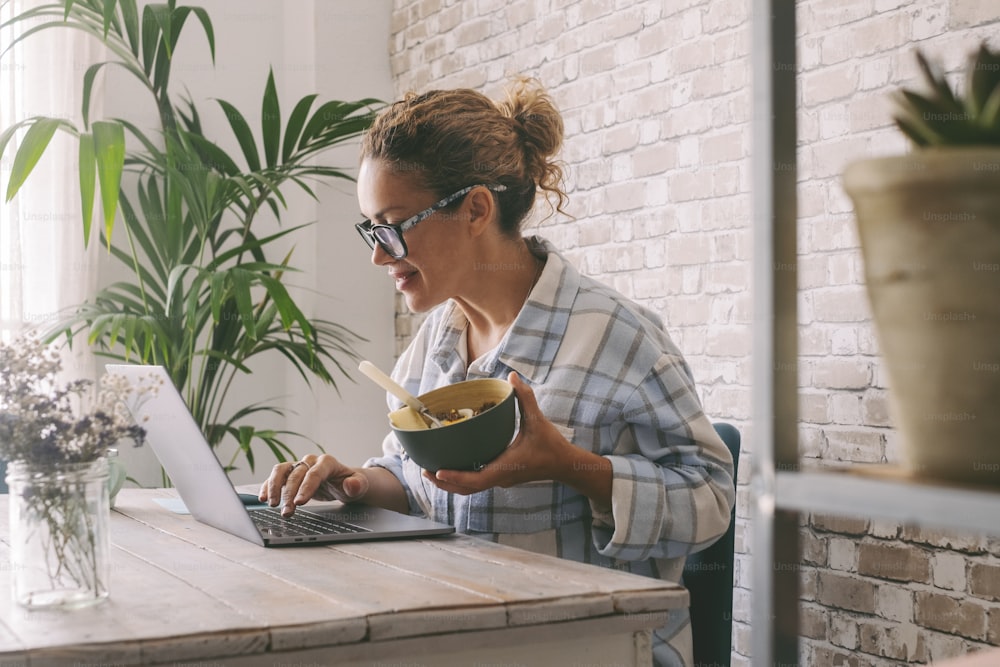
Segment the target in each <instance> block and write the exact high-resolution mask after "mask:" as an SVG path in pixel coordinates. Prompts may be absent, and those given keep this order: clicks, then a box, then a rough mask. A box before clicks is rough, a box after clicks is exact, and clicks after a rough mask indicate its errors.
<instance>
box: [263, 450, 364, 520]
mask: <svg viewBox="0 0 1000 667" xmlns="http://www.w3.org/2000/svg"><path fill="white" fill-rule="evenodd" d="M369 488H370V481H369V479H368V476H367V475H366V474H365V472H364V469H362V468H350V467H348V466H345V465H344V464H343V463H341V462H340V461H338V460H337V459H336V458H334V457H332V456H330V455H329V454H321V455H319V456H317V455H315V454H307V455H306V456H304V457H302V460H301V461H296V462H286V463H278V464H276V465H275V466H274V467H273V468H272V469H271V475H270V476H269V477H268V478H267V480H265V481H264V483H263V484H261V486H260V494H259V496H258V497H259V498H260V501H261V502H265V503H267V504H268V505H270V506H271V507H278V506H279V505H280V506H281V514H282V516H286V517H287V516H291V515H292V514H294V513H295V508H296V507H298V506H299V505H304V504H306V503H307V502H309V501H310V500H312V499H313V498H315V499H316V500H340V501H342V502H345V503H349V502H357V501H359V500H361V499H363V498H364V497H365V495H366V494H367V493H368V490H369Z"/></svg>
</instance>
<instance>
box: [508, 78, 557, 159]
mask: <svg viewBox="0 0 1000 667" xmlns="http://www.w3.org/2000/svg"><path fill="white" fill-rule="evenodd" d="M497 107H498V108H499V109H500V113H502V114H503V115H504V116H506V117H508V118H510V119H511V120H513V121H514V123H515V125H516V126H517V127H518V132H519V134H520V135H521V136H522V138H523V139H524V141H525V142H526V143H527V144H528V145H529V147H530V148H532V149H534V150H535V151H536V152H537V153H538V154H539V156H540V157H542V158H547V157H550V156H553V155H555V154H556V153H558V152H559V149H560V148H561V147H562V141H563V121H562V116H561V115H560V113H559V110H558V109H556V105H555V103H554V102H553V101H552V98H551V97H550V96H549V94H548V93H546V92H545V89H544V88H542V85H541V83H539V81H538V80H537V79H530V78H527V77H523V78H520V79H517V80H516V81H515V83H514V85H512V86H511V87H510V88H508V89H507V99H506V100H504V101H503V102H499V103H498V104H497Z"/></svg>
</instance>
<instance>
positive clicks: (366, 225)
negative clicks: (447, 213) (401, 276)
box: [354, 183, 507, 259]
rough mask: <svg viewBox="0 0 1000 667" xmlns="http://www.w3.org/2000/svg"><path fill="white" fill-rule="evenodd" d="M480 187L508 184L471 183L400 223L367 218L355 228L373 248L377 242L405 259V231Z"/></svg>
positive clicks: (498, 188)
mask: <svg viewBox="0 0 1000 667" xmlns="http://www.w3.org/2000/svg"><path fill="white" fill-rule="evenodd" d="M479 187H483V188H488V189H489V190H492V191H493V192H503V191H504V190H506V189H507V186H506V185H483V184H481V183H480V184H477V185H470V186H469V187H467V188H462V189H461V190H459V191H458V192H455V193H453V194H450V195H448V196H447V197H445V198H444V199H442V200H441V201H439V202H438V203H436V204H434V205H433V206H431V207H429V208H425V209H424V210H423V211H421V212H420V213H417V214H416V215H414V216H413V217H411V218H408V219H407V220H404V221H403V222H401V223H399V224H398V225H376V224H372V221H371V220H365V221H364V222H359V223H358V224H356V225H354V228H355V229H357V230H358V234H361V238H363V239H364V240H365V243H367V244H368V247H369V248H371V249H372V250H374V249H375V244H376V243H378V244H379V246H381V248H382V250H385V252H386V253H387V254H388V255H389V256H390V257H392V258H393V259H403V258H404V257H406V254H407V253H408V252H409V250H408V249H407V247H406V241H404V240H403V232H405V231H408V230H410V229H412V228H413V227H414V226H415V225H416V224H417V223H418V222H420V221H422V220H426V219H427V218H429V217H431V216H432V215H434V214H435V213H437V212H438V211H440V210H441V209H443V208H445V207H446V206H448V205H449V204H451V203H453V202H455V201H456V200H458V199H461V198H462V197H464V196H465V195H467V194H469V193H470V192H472V190H473V189H475V188H479Z"/></svg>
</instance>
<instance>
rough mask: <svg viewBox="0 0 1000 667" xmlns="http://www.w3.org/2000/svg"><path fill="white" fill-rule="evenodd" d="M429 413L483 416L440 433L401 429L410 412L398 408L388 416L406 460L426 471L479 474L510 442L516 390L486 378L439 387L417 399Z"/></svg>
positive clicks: (502, 381)
mask: <svg viewBox="0 0 1000 667" xmlns="http://www.w3.org/2000/svg"><path fill="white" fill-rule="evenodd" d="M418 398H419V399H420V400H421V402H423V404H424V405H426V406H427V407H428V409H429V410H430V412H431V414H438V413H442V412H448V411H449V410H452V409H460V408H471V409H473V410H476V409H478V408H479V407H481V406H482V405H483V404H484V403H487V402H494V403H496V405H494V406H493V407H492V408H489V409H488V410H485V411H483V412H482V413H480V414H478V415H476V416H474V417H469V418H468V419H463V420H461V421H458V422H455V423H453V424H448V425H445V426H441V427H439V428H427V429H410V428H399V427H398V426H397V424H406V423H408V421H407V417H408V416H409V417H410V419H411V420H412V418H413V415H414V413H413V411H412V410H410V408H401V409H400V410H396V411H395V412H392V413H390V414H389V423H390V425H391V426H392V431H393V433H395V434H396V437H397V438H398V439H399V442H400V444H402V445H403V449H405V450H406V453H407V454H409V456H410V458H411V459H413V460H414V462H416V464H417V465H419V466H420V467H421V468H423V469H424V470H428V471H430V472H437V471H438V470H442V469H444V470H480V469H481V468H483V467H484V466H485V465H486V464H487V463H489V462H490V461H492V460H493V459H495V458H496V457H497V456H499V455H500V453H501V452H502V451H503V450H504V449H506V448H507V445H509V444H510V441H511V438H513V437H514V404H515V400H516V399H515V396H514V387H513V386H512V385H511V384H510V383H509V382H507V381H506V380H498V379H495V378H484V379H479V380H468V381H467V382H459V383H458V384H452V385H448V386H446V387H440V388H438V389H435V390H433V391H429V392H427V393H426V394H423V395H421V396H419V397H418Z"/></svg>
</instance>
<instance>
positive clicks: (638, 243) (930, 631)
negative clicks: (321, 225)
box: [390, 0, 1000, 665]
mask: <svg viewBox="0 0 1000 667" xmlns="http://www.w3.org/2000/svg"><path fill="white" fill-rule="evenodd" d="M394 3H395V4H394V16H393V21H392V35H391V38H390V47H391V50H392V64H393V70H394V76H395V80H396V89H397V93H398V94H401V93H402V92H404V91H406V90H410V89H414V90H426V89H430V88H450V87H458V86H470V87H475V88H478V89H481V90H483V91H484V92H486V93H487V94H491V95H496V94H498V93H499V92H500V91H501V89H502V87H503V85H504V84H505V82H506V80H507V78H508V77H509V76H512V75H515V74H527V75H531V76H536V77H538V78H539V79H540V80H541V81H542V83H543V84H544V85H545V86H547V87H548V88H549V90H550V92H551V93H552V94H553V96H554V97H555V99H556V101H557V103H558V104H559V106H560V108H561V109H562V111H563V113H564V116H565V121H566V130H567V138H566V145H565V150H564V153H563V158H564V159H565V161H566V163H567V166H568V169H567V176H568V186H569V194H570V208H569V210H570V212H571V213H572V214H573V215H574V216H575V219H566V218H563V217H557V218H549V219H547V220H544V221H543V222H542V223H541V226H540V227H539V229H538V233H541V234H543V235H545V236H547V237H548V238H550V239H551V240H552V241H553V242H554V243H556V244H557V245H558V246H561V247H562V248H563V249H564V250H565V252H566V253H567V254H568V255H569V257H570V258H571V259H572V260H573V261H574V262H576V263H577V265H578V266H579V267H580V268H581V269H582V270H583V271H584V272H586V273H588V274H590V275H593V276H594V277H596V278H598V279H600V280H603V281H605V282H607V283H608V284H610V285H612V286H614V287H615V288H617V289H619V290H621V291H622V292H624V293H625V294H628V295H630V296H632V297H633V298H635V299H637V300H638V301H640V302H642V303H644V304H646V305H648V306H650V307H652V308H654V309H656V310H657V311H659V312H660V313H661V314H662V315H663V316H664V318H665V320H666V322H667V326H668V329H669V331H670V333H671V335H672V336H673V337H674V338H675V340H676V341H677V342H678V344H679V345H680V346H681V348H682V349H683V350H684V351H685V354H686V356H687V358H688V361H689V362H690V364H691V367H692V370H693V372H694V374H695V379H696V381H697V382H698V385H699V389H700V393H701V396H702V399H703V401H704V405H705V409H706V411H707V412H708V413H709V414H710V415H711V416H712V417H713V418H715V419H719V420H728V421H731V422H733V423H735V424H737V425H738V426H740V427H741V428H742V429H743V430H744V433H745V436H746V437H745V439H744V441H745V442H748V441H750V439H751V437H752V435H751V431H752V425H751V424H750V423H749V421H748V420H749V418H750V397H751V394H750V392H751V387H750V370H751V369H750V340H751V330H750V328H751V325H752V323H753V312H752V309H751V298H750V291H749V290H750V282H751V265H750V261H751V236H750V220H751V212H750V192H749V182H750V176H751V175H750V168H751V167H750V159H749V155H750V149H751V146H750V127H749V122H750V111H751V109H750V106H751V98H750V85H751V81H750V66H749V50H750V32H749V28H750V24H749V20H750V12H749V2H748V1H747V0H711V1H709V0H684V1H680V0H669V1H667V0H614V1H612V0H394ZM798 19H799V53H800V56H799V57H800V63H799V75H800V76H799V83H800V89H799V100H800V118H799V132H800V145H801V149H800V152H799V154H800V158H799V159H800V174H799V180H800V182H799V196H800V215H799V217H800V222H799V226H800V233H799V243H800V258H799V261H798V263H797V267H796V268H797V269H798V281H799V286H800V304H801V307H800V314H799V319H800V322H801V331H802V334H801V337H800V354H801V360H800V382H801V385H802V386H801V422H802V424H801V428H800V430H801V433H802V446H801V450H802V455H803V456H805V457H808V458H813V459H823V460H831V461H859V462H878V461H886V460H888V461H893V460H897V459H898V453H897V452H898V438H897V436H896V434H895V433H894V431H893V430H892V429H891V415H890V413H889V404H888V398H887V387H886V381H885V373H884V371H883V369H882V367H881V364H880V362H879V357H878V348H877V343H876V341H875V337H874V333H873V331H872V328H871V326H870V322H869V319H870V315H869V310H868V306H867V302H866V299H865V295H864V288H863V285H862V265H861V259H860V255H859V253H858V250H857V234H856V232H855V229H854V225H853V216H852V212H851V207H850V203H849V201H848V200H847V198H846V196H845V195H844V193H843V191H842V189H841V185H840V174H841V171H842V169H843V167H844V165H845V164H846V163H847V162H849V161H851V160H853V159H857V158H860V157H865V156H868V155H875V154H887V153H893V152H900V151H902V150H904V148H905V142H904V140H903V138H902V137H901V135H899V133H898V132H896V131H895V130H894V129H893V128H892V127H891V124H890V120H889V115H888V105H887V102H886V94H887V92H888V91H889V90H890V89H892V88H894V87H895V86H897V85H899V84H902V83H910V82H913V81H914V79H915V75H916V66H915V64H914V61H913V55H912V47H913V46H914V45H919V46H921V47H923V48H925V49H926V50H927V51H928V52H929V53H930V54H932V55H934V56H939V57H942V58H943V59H944V62H945V64H946V66H947V68H948V69H949V71H950V72H952V73H953V74H954V73H955V72H956V71H957V70H958V69H959V68H961V67H962V65H963V64H964V60H965V57H966V55H967V53H968V52H969V51H970V50H971V49H973V48H974V47H975V46H976V45H977V44H978V41H979V40H981V39H983V38H990V39H991V40H992V41H993V43H994V45H1000V38H998V37H997V32H998V30H997V29H998V28H1000V3H997V2H996V0H950V1H947V0H920V1H919V2H910V1H907V0H804V1H802V2H799V3H798ZM538 217H539V218H540V217H541V216H538ZM774 268H775V271H778V272H781V271H783V270H784V271H785V272H787V271H788V268H789V267H774ZM397 303H398V304H399V311H398V312H399V315H398V320H397V322H398V326H397V341H398V343H397V345H398V346H399V347H400V348H401V347H402V346H403V345H405V342H406V340H407V339H408V336H409V335H410V333H411V332H412V330H413V327H415V326H416V321H417V320H416V318H414V317H413V316H412V315H410V314H408V313H406V312H405V309H404V307H403V306H402V302H401V301H397ZM747 454H749V453H747ZM749 472H750V465H749V461H748V460H747V459H744V460H743V461H742V466H741V475H740V489H739V493H738V508H737V512H738V526H737V552H738V554H737V575H736V578H737V586H738V588H737V590H736V595H735V609H734V619H735V621H736V628H735V633H734V649H735V653H734V665H748V664H749V655H750V631H749V630H750V629H749V619H750V604H751V602H750V592H749V590H748V589H749V585H750V565H751V563H750V555H749V554H748V548H747V546H748V544H749V534H748V531H749V527H748V526H747V522H748V517H749V508H748V506H747V500H748V497H749V494H748V491H747V488H746V482H747V478H748V476H749ZM803 542H804V547H803V565H802V572H803V600H805V602H804V603H803V629H802V635H803V649H802V650H803V664H808V665H832V664H852V665H853V664H859V665H862V664H863V665H891V664H905V663H907V662H914V661H927V660H932V659H941V658H943V657H949V656H953V655H956V654H958V653H961V652H963V651H966V650H968V649H969V648H972V647H976V646H981V645H984V644H1000V603H998V601H1000V587H998V586H997V584H992V583H989V582H991V581H996V580H1000V543H998V542H997V541H994V540H990V539H988V538H985V537H980V536H961V535H942V534H936V533H931V532H928V531H918V530H914V529H909V528H905V527H900V526H894V525H891V524H885V523H884V522H878V521H871V522H867V521H863V522H858V521H846V520H834V519H832V518H827V517H810V518H809V520H808V521H804V522H803ZM876 555H878V556H881V558H883V559H884V560H885V561H886V562H885V563H884V564H883V567H882V569H877V568H873V566H872V565H871V562H872V561H871V559H872V558H874V557H875V556H876ZM887 568H888V569H887ZM991 576H994V579H993V580H991V579H990V577H991Z"/></svg>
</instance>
